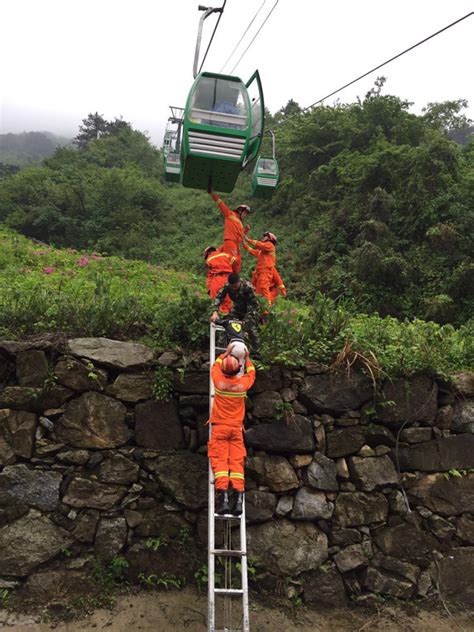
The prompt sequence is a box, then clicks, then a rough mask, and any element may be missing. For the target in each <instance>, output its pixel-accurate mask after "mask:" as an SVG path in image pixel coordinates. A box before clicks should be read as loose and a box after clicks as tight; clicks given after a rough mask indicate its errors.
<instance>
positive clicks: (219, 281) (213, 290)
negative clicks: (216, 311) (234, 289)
mask: <svg viewBox="0 0 474 632" xmlns="http://www.w3.org/2000/svg"><path fill="white" fill-rule="evenodd" d="M234 261H235V257H232V256H231V255H229V254H228V253H227V252H222V250H221V248H218V249H217V250H216V251H215V252H213V253H211V254H210V255H209V256H208V257H207V259H206V266H207V278H206V288H207V292H208V294H209V296H210V297H211V298H216V296H217V293H218V292H219V290H220V289H221V287H222V286H223V285H225V284H226V283H227V277H228V276H229V274H230V273H231V272H232V271H233V270H232V264H233V263H234ZM231 307H232V301H231V300H230V297H229V296H226V297H225V298H224V300H223V301H222V303H221V306H220V311H221V312H222V313H223V314H228V313H229V312H230V309H231Z"/></svg>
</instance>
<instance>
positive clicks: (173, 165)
mask: <svg viewBox="0 0 474 632" xmlns="http://www.w3.org/2000/svg"><path fill="white" fill-rule="evenodd" d="M180 180H181V155H180V154H179V153H178V152H175V151H170V152H169V153H168V154H167V156H166V157H165V181H166V182H179V181H180Z"/></svg>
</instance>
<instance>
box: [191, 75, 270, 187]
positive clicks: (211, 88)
mask: <svg viewBox="0 0 474 632" xmlns="http://www.w3.org/2000/svg"><path fill="white" fill-rule="evenodd" d="M252 92H256V94H255V96H254V97H253V98H251V95H252ZM263 115H264V103H263V94H262V87H261V83H260V76H259V74H258V71H255V73H254V74H253V75H252V77H251V78H250V80H249V81H248V82H247V83H246V84H244V83H243V82H242V81H241V80H240V79H239V78H238V77H233V76H230V75H219V74H215V73H211V72H202V73H201V74H200V75H198V76H197V78H196V80H195V82H194V84H193V86H192V88H191V92H190V93H189V96H188V100H187V103H186V108H185V112H184V127H183V130H184V131H183V144H182V154H181V155H182V164H183V178H182V183H183V186H185V187H192V188H194V189H207V187H208V184H209V182H210V181H211V182H212V186H213V187H214V189H216V190H218V191H224V192H226V193H229V192H231V191H232V190H233V188H234V186H235V182H236V180H237V178H238V175H239V173H240V172H241V170H242V169H243V168H244V167H245V166H246V165H247V164H248V163H249V162H250V161H252V160H253V159H254V158H255V157H256V156H257V154H258V151H259V148H260V144H261V142H262V134H263V122H264V118H263Z"/></svg>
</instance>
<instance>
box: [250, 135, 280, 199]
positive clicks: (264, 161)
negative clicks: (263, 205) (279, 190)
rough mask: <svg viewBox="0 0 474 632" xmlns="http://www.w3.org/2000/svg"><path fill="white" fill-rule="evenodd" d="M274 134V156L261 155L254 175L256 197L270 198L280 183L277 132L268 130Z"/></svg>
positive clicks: (253, 182) (254, 193) (253, 183)
mask: <svg viewBox="0 0 474 632" xmlns="http://www.w3.org/2000/svg"><path fill="white" fill-rule="evenodd" d="M268 133H269V134H271V136H272V157H271V158H265V157H263V156H259V157H258V159H257V163H256V164H255V169H254V170H253V175H252V195H253V196H254V197H256V198H266V199H268V198H270V197H271V196H272V195H273V191H274V190H275V188H276V186H277V184H278V178H279V175H280V171H279V168H278V162H277V161H276V158H275V134H274V133H273V132H272V131H271V130H268Z"/></svg>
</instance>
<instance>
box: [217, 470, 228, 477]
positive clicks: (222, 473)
mask: <svg viewBox="0 0 474 632" xmlns="http://www.w3.org/2000/svg"><path fill="white" fill-rule="evenodd" d="M223 476H229V472H228V471H226V472H215V473H214V478H222V477H223Z"/></svg>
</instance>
